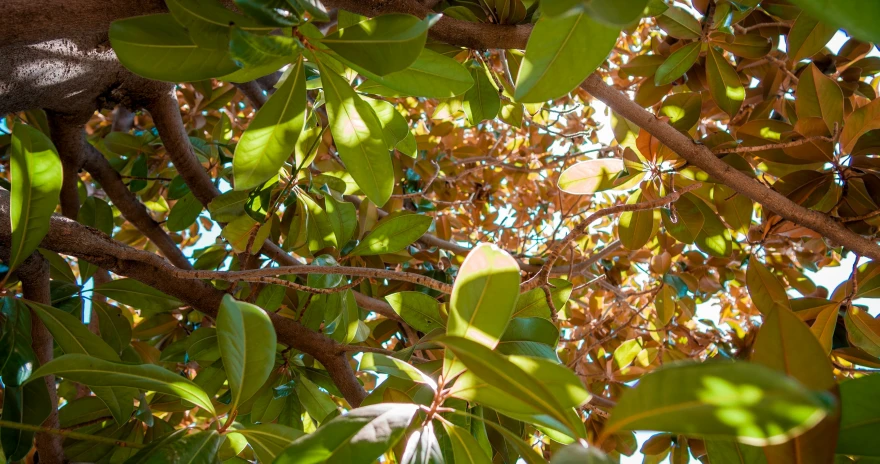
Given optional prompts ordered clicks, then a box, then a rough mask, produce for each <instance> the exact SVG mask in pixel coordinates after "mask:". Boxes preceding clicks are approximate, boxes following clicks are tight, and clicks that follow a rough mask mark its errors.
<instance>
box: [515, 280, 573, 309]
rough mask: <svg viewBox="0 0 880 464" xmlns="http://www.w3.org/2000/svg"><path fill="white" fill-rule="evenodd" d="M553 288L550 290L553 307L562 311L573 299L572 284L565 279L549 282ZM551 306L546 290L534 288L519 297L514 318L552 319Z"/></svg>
mask: <svg viewBox="0 0 880 464" xmlns="http://www.w3.org/2000/svg"><path fill="white" fill-rule="evenodd" d="M549 282H550V284H552V285H553V288H551V289H550V298H551V299H552V300H553V306H554V307H555V308H556V311H562V308H563V307H564V306H565V304H566V303H567V302H568V299H569V297H571V290H572V285H571V282H569V281H567V280H563V279H553V278H551V279H550V280H549ZM550 311H551V309H550V306H549V305H548V304H547V296H546V295H545V294H544V290H542V289H540V288H533V289H531V290H529V291H527V292H525V293H523V294H521V295H520V296H519V298H518V299H517V300H516V308H515V309H514V310H513V317H543V318H544V319H551V318H552V316H551V314H550Z"/></svg>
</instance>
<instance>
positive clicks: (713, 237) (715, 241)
mask: <svg viewBox="0 0 880 464" xmlns="http://www.w3.org/2000/svg"><path fill="white" fill-rule="evenodd" d="M687 195H690V194H687ZM691 201H692V202H693V203H694V205H696V207H697V208H699V210H700V213H701V214H702V216H703V227H702V229H701V230H700V233H699V234H697V239H696V240H694V243H695V244H696V245H697V248H699V249H700V250H701V251H703V252H706V253H708V254H710V255H712V256H715V257H718V258H728V257H730V253H731V252H733V240H732V239H731V236H730V230H729V229H728V228H727V226H725V225H724V224H723V223H722V222H721V219H719V218H718V215H717V214H715V211H713V210H712V208H710V207H709V205H707V204H706V202H704V201H703V200H701V199H700V198H699V197H697V196H696V195H693V196H692V197H691Z"/></svg>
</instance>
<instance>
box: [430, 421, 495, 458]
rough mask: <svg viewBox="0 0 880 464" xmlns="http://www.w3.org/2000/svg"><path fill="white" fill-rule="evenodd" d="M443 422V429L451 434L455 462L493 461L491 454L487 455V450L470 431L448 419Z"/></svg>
mask: <svg viewBox="0 0 880 464" xmlns="http://www.w3.org/2000/svg"><path fill="white" fill-rule="evenodd" d="M442 423H443V429H444V430H446V434H447V435H449V441H451V442H452V453H453V457H454V458H455V462H462V463H465V462H467V463H472V464H491V463H492V460H491V459H489V456H486V452H485V451H483V448H482V447H480V444H479V443H478V442H477V439H476V438H474V437H473V435H471V433H470V432H469V431H467V430H465V429H463V428H461V427H458V426H456V425H453V424H452V423H450V422H448V421H443V422H442Z"/></svg>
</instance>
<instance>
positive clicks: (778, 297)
mask: <svg viewBox="0 0 880 464" xmlns="http://www.w3.org/2000/svg"><path fill="white" fill-rule="evenodd" d="M746 285H747V286H748V289H749V294H750V295H751V296H752V303H753V304H754V305H755V307H757V308H758V311H761V313H762V314H764V315H769V314H770V313H772V312H773V311H775V309H776V305H779V306H782V307H783V308H790V307H791V306H790V303H789V300H788V294H787V293H786V292H785V287H784V286H783V285H782V283H781V282H780V281H779V279H777V278H776V276H775V275H773V274H772V273H771V272H770V270H769V269H767V267H766V266H764V265H763V264H761V262H760V261H758V260H757V259H756V258H752V259H750V260H749V267H748V269H747V270H746Z"/></svg>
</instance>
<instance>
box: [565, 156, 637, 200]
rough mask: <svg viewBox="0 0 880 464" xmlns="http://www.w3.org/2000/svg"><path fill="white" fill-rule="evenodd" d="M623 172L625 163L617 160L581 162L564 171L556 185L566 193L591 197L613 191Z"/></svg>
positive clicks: (603, 159) (606, 159)
mask: <svg viewBox="0 0 880 464" xmlns="http://www.w3.org/2000/svg"><path fill="white" fill-rule="evenodd" d="M622 170H623V161H621V160H619V159H616V158H602V159H595V160H588V161H581V162H580V163H577V164H575V165H574V166H571V167H570V168H568V169H566V170H565V171H562V174H561V175H560V176H559V180H558V181H557V183H556V185H557V186H558V187H559V189H560V190H562V191H563V192H566V193H571V194H574V195H589V194H591V193H596V192H602V191H604V190H609V189H613V188H614V187H615V183H616V182H615V181H616V180H617V178H618V174H619V173H620V171H622Z"/></svg>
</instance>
